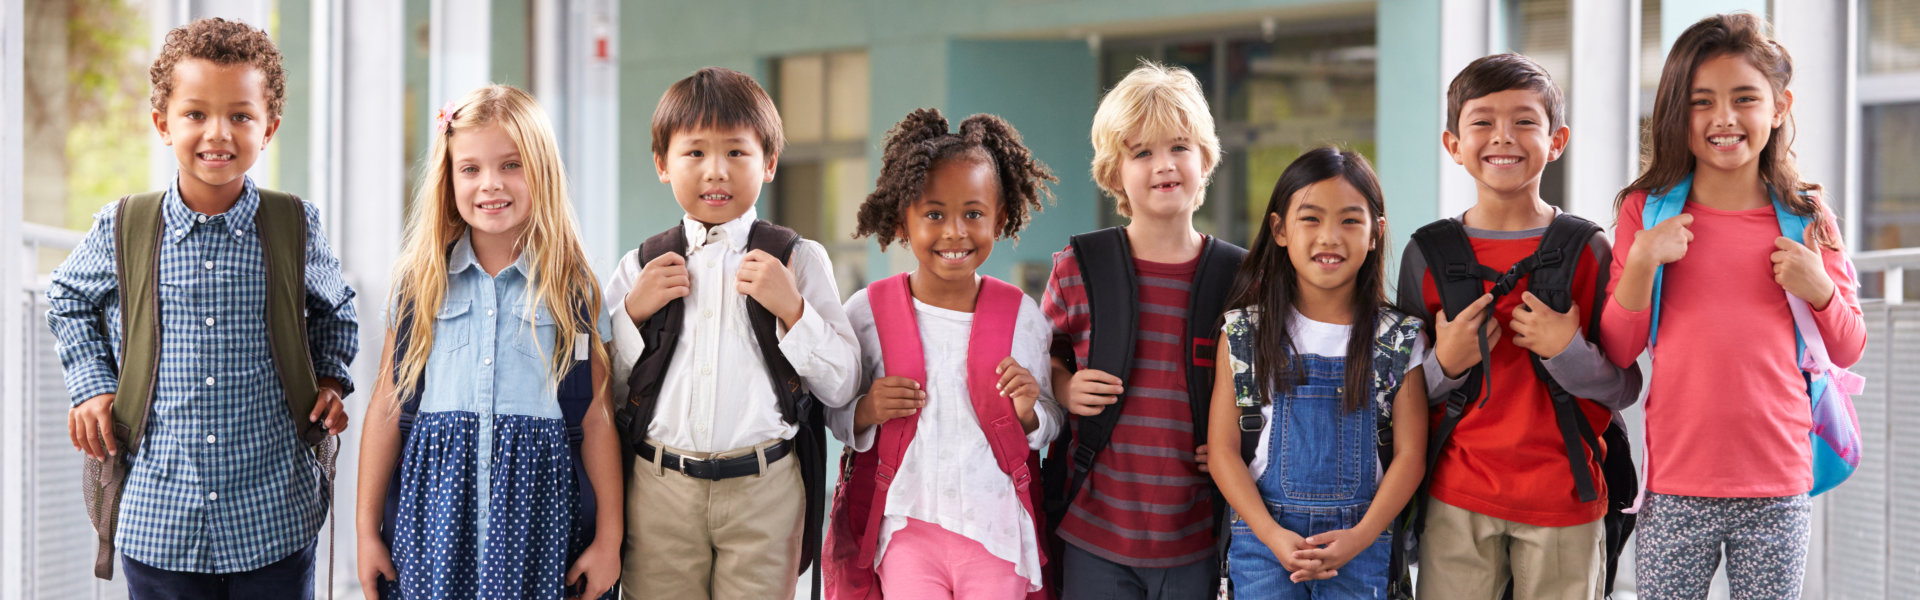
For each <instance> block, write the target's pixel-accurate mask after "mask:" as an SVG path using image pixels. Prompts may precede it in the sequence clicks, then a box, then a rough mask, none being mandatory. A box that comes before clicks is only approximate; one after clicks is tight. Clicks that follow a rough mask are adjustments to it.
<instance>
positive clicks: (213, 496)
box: [207, 492, 220, 500]
mask: <svg viewBox="0 0 1920 600" xmlns="http://www.w3.org/2000/svg"><path fill="white" fill-rule="evenodd" d="M207 499H208V500H219V499H220V492H207Z"/></svg>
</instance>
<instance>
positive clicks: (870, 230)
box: [853, 108, 1059, 249]
mask: <svg viewBox="0 0 1920 600" xmlns="http://www.w3.org/2000/svg"><path fill="white" fill-rule="evenodd" d="M943 160H974V161H979V162H981V163H985V164H986V165H988V166H991V167H993V170H994V172H995V173H997V174H998V175H999V180H1000V215H1001V224H1000V234H999V237H1005V238H1014V239H1019V238H1020V229H1021V228H1023V227H1025V226H1026V223H1027V212H1028V210H1029V209H1031V210H1033V211H1039V210H1041V209H1042V208H1043V206H1042V198H1043V197H1044V198H1045V199H1047V200H1052V199H1053V191H1052V190H1049V189H1047V185H1046V182H1049V181H1059V179H1057V178H1055V177H1054V176H1053V172H1052V171H1049V170H1047V165H1045V164H1042V163H1041V162H1040V161H1039V160H1038V159H1035V158H1034V157H1033V153H1032V152H1030V151H1028V150H1027V147H1026V145H1024V144H1022V143H1021V141H1020V132H1019V131H1015V130H1014V129H1013V126H1012V125H1009V124H1007V122H1006V121H1005V120H1003V119H1001V118H1000V117H996V116H993V115H974V116H971V117H967V120H965V121H961V122H960V132H959V133H948V132H947V118H946V117H943V116H940V111H939V110H936V109H932V108H922V109H920V110H916V111H913V113H912V114H909V115H907V118H905V119H902V120H901V121H900V123H899V124H898V125H894V126H893V129H892V130H890V131H888V132H887V149H886V154H885V155H884V156H883V157H882V158H881V159H880V178H879V179H877V180H875V181H874V186H873V193H872V194H868V195H867V199H866V201H865V202H862V203H861V204H860V218H859V223H858V227H856V228H855V230H854V233H853V236H854V237H862V236H867V235H871V236H874V237H875V239H878V240H879V241H880V247H881V248H882V249H884V248H886V247H887V244H890V243H893V237H894V232H896V231H899V229H900V223H901V220H902V216H903V215H905V214H906V211H907V207H908V206H910V205H912V204H913V202H914V200H916V199H919V198H920V194H921V191H922V190H924V189H926V186H927V174H928V173H929V172H931V171H933V167H934V165H936V164H938V163H939V162H940V161H943Z"/></svg>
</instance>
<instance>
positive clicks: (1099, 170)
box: [1093, 59, 1220, 218]
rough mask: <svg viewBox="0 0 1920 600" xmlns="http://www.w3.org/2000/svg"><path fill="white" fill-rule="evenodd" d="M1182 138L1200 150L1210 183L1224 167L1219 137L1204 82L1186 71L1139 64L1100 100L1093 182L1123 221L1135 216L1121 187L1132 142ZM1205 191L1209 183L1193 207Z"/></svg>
mask: <svg viewBox="0 0 1920 600" xmlns="http://www.w3.org/2000/svg"><path fill="white" fill-rule="evenodd" d="M1182 135H1184V136H1185V137H1187V138H1188V139H1189V140H1191V141H1192V142H1193V144H1194V145H1195V146H1198V147H1199V150H1200V169H1201V171H1202V174H1201V177H1202V178H1203V179H1207V180H1210V179H1212V177H1213V169H1214V167H1217V166H1219V165H1220V134H1219V133H1216V132H1215V131H1214V130H1213V111H1211V110H1210V109H1208V108H1207V96H1206V94H1205V93H1204V92H1203V91H1201V89H1200V80H1199V79H1195V78H1194V77H1193V73H1192V72H1189V71H1187V70H1186V69H1184V68H1180V67H1168V66H1166V65H1161V64H1159V63H1155V62H1153V61H1150V60H1146V59H1141V60H1140V66H1138V67H1134V69H1133V72H1132V73H1128V74H1127V77H1126V78H1125V79H1121V80H1120V83H1119V84H1118V85H1115V86H1113V89H1112V90H1109V91H1107V96H1106V98H1103V99H1101V100H1100V109H1099V110H1098V111H1096V112H1094V113H1093V182H1094V184H1096V185H1099V186H1100V189H1101V190H1103V191H1105V192H1106V193H1107V195H1108V196H1112V197H1113V199H1114V202H1115V203H1116V205H1115V207H1114V208H1115V209H1116V210H1119V211H1120V216H1123V217H1129V218H1131V217H1132V216H1133V207H1132V205H1131V204H1129V202H1128V199H1127V190H1126V188H1125V187H1123V186H1122V185H1121V183H1120V163H1122V162H1124V161H1125V160H1126V158H1127V143H1128V141H1130V140H1131V141H1133V142H1139V141H1140V140H1150V139H1164V138H1170V137H1179V136H1182ZM1206 190H1207V181H1201V182H1200V190H1199V193H1197V194H1195V200H1194V206H1195V207H1198V206H1200V203H1202V202H1205V201H1206Z"/></svg>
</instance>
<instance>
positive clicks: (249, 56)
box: [147, 17, 287, 119]
mask: <svg viewBox="0 0 1920 600" xmlns="http://www.w3.org/2000/svg"><path fill="white" fill-rule="evenodd" d="M196 58H197V59H201V60H205V61H208V62H212V63H213V64H216V65H222V66H226V65H247V66H250V67H254V68H257V69H260V73H261V74H263V75H266V77H267V118H269V119H278V118H280V109H281V107H284V106H286V103H287V72H286V70H285V69H283V68H281V67H280V48H278V47H276V46H274V45H273V38H272V37H268V36H267V32H265V31H261V30H259V29H255V28H253V27H251V26H249V25H247V24H246V23H241V22H239V21H228V20H226V19H222V18H219V17H213V18H210V19H200V20H198V21H194V22H192V23H188V24H186V25H183V26H180V27H175V28H174V29H173V30H172V31H168V32H167V42H166V44H165V45H163V46H161V47H160V56H158V57H155V58H154V59H153V66H152V67H151V68H149V69H147V77H148V79H150V80H152V82H153V94H152V95H151V96H149V97H148V98H147V102H148V103H149V104H152V105H153V109H154V110H157V111H160V112H162V113H165V112H167V99H168V98H169V97H171V96H172V95H173V66H174V65H176V64H179V63H180V61H183V60H189V59H196Z"/></svg>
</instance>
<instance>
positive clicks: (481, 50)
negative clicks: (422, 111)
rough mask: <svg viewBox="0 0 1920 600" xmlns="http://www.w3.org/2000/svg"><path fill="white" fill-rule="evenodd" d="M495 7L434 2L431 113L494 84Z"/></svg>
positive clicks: (429, 122) (429, 123) (429, 65)
mask: <svg viewBox="0 0 1920 600" xmlns="http://www.w3.org/2000/svg"><path fill="white" fill-rule="evenodd" d="M492 6H493V5H492V3H491V2H459V1H457V0H432V10H431V16H430V17H429V18H428V21H429V23H431V25H429V31H428V33H427V36H428V38H429V39H430V41H429V42H428V47H430V48H431V49H432V50H431V51H430V52H429V53H428V57H429V58H428V60H427V93H428V94H429V102H431V104H429V105H428V106H430V107H431V108H430V110H439V108H440V105H442V104H445V103H446V102H448V101H450V100H457V99H459V98H460V97H461V96H464V95H466V93H467V92H470V91H473V89H474V88H477V87H480V86H483V85H486V84H488V83H492V82H493V70H492V69H493V55H492V41H491V37H492V26H493V14H492ZM397 56H400V55H399V54H398V53H397V52H396V53H395V54H394V57H397ZM389 59H390V60H391V59H392V57H389ZM427 117H428V118H427V119H423V121H426V122H427V126H428V127H432V120H431V119H432V117H433V115H431V114H429V115H427Z"/></svg>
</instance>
